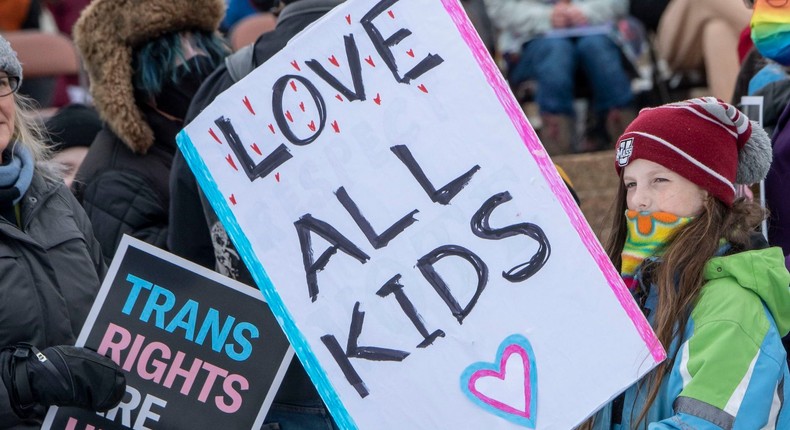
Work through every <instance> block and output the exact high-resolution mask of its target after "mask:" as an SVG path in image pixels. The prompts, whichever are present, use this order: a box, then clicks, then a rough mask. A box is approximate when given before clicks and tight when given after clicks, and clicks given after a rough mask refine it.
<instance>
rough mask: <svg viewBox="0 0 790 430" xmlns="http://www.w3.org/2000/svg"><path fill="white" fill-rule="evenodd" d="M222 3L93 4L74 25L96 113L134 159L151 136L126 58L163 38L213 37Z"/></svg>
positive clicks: (97, 0)
mask: <svg viewBox="0 0 790 430" xmlns="http://www.w3.org/2000/svg"><path fill="white" fill-rule="evenodd" d="M224 14H225V1H224V0H93V1H92V2H91V3H90V5H88V7H86V8H85V9H84V10H83V12H82V14H81V15H80V18H79V20H78V21H77V23H76V24H75V25H74V42H75V44H76V46H77V49H78V50H79V52H80V55H81V56H82V59H83V62H84V65H85V69H86V70H87V72H88V77H89V78H90V92H91V96H92V97H93V102H94V104H95V106H96V110H97V111H98V112H99V115H100V116H101V118H102V119H103V120H104V121H105V122H107V124H108V125H109V126H110V129H111V130H112V131H113V132H115V134H117V135H118V137H120V138H121V140H123V142H124V143H126V145H127V146H128V147H129V148H131V149H132V151H134V152H135V153H140V154H144V153H145V152H146V151H147V150H148V148H150V147H151V145H153V144H154V132H153V130H151V127H150V126H149V125H148V123H147V122H146V120H145V117H144V115H143V113H142V112H141V111H140V109H139V108H138V107H137V105H136V104H135V101H134V89H133V87H132V75H133V71H132V52H133V50H134V48H136V47H137V46H140V45H141V44H143V43H145V42H147V41H149V40H151V39H154V38H157V37H159V36H161V35H163V34H165V33H170V32H175V31H185V30H203V31H215V30H216V29H217V27H218V26H219V23H220V21H221V20H222V17H223V15H224Z"/></svg>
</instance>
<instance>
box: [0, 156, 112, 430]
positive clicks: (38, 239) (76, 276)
mask: <svg viewBox="0 0 790 430" xmlns="http://www.w3.org/2000/svg"><path fill="white" fill-rule="evenodd" d="M20 217H21V219H22V228H21V229H19V228H18V227H17V226H16V225H14V224H12V223H10V222H8V221H7V220H6V219H5V218H3V217H0V274H2V277H0V339H2V341H0V347H4V346H11V345H15V344H17V343H20V342H26V343H30V344H32V345H34V346H36V347H37V348H39V349H44V348H46V347H48V346H53V345H64V344H67V345H73V344H74V342H75V341H76V338H77V335H78V334H79V331H80V329H81V328H82V325H83V323H84V322H85V319H86V318H87V316H88V312H89V311H90V308H91V306H92V305H93V300H94V299H95V297H96V293H97V292H98V291H99V286H100V285H101V281H102V279H104V275H105V273H106V271H107V266H106V265H105V264H104V261H103V259H102V256H101V247H100V246H99V243H98V242H97V241H96V238H95V237H94V235H93V230H92V229H91V225H90V222H89V221H88V217H87V216H86V215H85V212H84V211H83V210H82V207H81V206H80V205H79V203H78V202H77V200H76V199H75V198H74V196H73V195H72V194H71V192H70V191H69V190H68V189H67V188H66V186H65V185H64V184H63V183H62V182H54V181H49V180H45V179H43V178H42V177H41V175H40V173H39V172H38V171H37V172H36V173H35V174H34V176H33V182H32V183H31V185H30V188H29V189H28V191H27V193H25V195H24V197H23V198H22V200H21V202H20ZM39 412H41V413H43V412H44V410H43V408H42V409H41V411H39ZM40 418H42V417H39V419H40ZM39 426H40V423H38V422H36V420H33V421H29V422H27V423H22V422H20V420H19V418H18V417H17V416H16V415H15V414H14V412H13V410H12V409H11V405H10V403H9V397H8V392H7V391H6V388H5V385H4V384H2V383H0V428H38V427H39Z"/></svg>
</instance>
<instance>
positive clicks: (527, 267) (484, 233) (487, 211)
mask: <svg viewBox="0 0 790 430" xmlns="http://www.w3.org/2000/svg"><path fill="white" fill-rule="evenodd" d="M511 199H512V197H511V196H510V193H509V192H507V191H505V192H503V193H499V194H496V195H494V196H492V197H491V198H489V199H488V200H486V202H485V203H483V205H482V206H481V207H480V209H479V210H478V211H477V212H476V213H475V214H474V216H472V220H471V222H470V224H471V227H472V232H473V233H474V234H475V236H477V237H481V238H483V239H491V240H499V239H504V238H506V237H511V236H517V235H520V234H523V235H525V236H528V237H529V238H531V239H532V240H534V241H535V242H537V243H538V250H537V251H535V255H533V256H532V258H530V259H529V261H527V262H526V263H522V264H519V265H518V266H516V267H513V268H512V269H510V270H508V271H506V272H502V277H503V278H505V279H507V280H508V281H510V282H522V281H526V280H527V279H529V278H530V277H531V276H532V275H534V274H535V273H537V272H538V270H540V269H541V268H542V267H543V266H544V265H545V264H546V262H547V261H548V260H549V256H551V244H549V240H548V238H546V234H545V233H544V232H543V229H541V228H540V227H539V226H537V225H535V224H532V223H528V222H522V223H519V224H513V225H509V226H507V227H502V228H491V226H490V225H489V223H488V221H489V218H490V217H491V213H492V212H493V211H494V209H495V208H496V207H497V206H499V205H501V204H502V203H505V202H509V201H510V200H511Z"/></svg>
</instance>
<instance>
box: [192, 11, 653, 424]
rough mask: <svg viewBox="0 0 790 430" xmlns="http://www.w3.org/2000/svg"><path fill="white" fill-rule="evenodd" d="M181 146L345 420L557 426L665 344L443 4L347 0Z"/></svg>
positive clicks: (630, 376) (620, 386) (640, 370)
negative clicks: (636, 303)
mask: <svg viewBox="0 0 790 430" xmlns="http://www.w3.org/2000/svg"><path fill="white" fill-rule="evenodd" d="M178 142H179V145H180V148H181V150H182V151H183V152H184V154H185V156H186V158H187V161H188V162H189V164H190V166H191V168H192V170H193V171H194V172H195V174H196V177H197V179H198V181H199V183H200V185H201V187H202V189H203V190H204V191H205V193H206V194H207V196H208V198H209V200H210V201H211V203H212V205H213V207H214V209H215V210H216V211H217V212H218V214H219V215H220V217H221V219H222V220H223V223H224V225H225V227H226V228H227V230H228V233H229V236H230V237H231V239H232V240H233V242H234V243H235V245H236V246H237V248H238V250H239V253H240V254H241V256H242V258H243V259H244V261H245V263H246V264H247V266H248V267H249V268H250V270H251V272H252V274H253V276H254V277H255V280H256V282H257V283H258V286H259V287H260V289H261V291H262V292H263V295H264V296H265V297H266V299H267V302H268V303H269V304H270V306H271V307H272V310H273V312H274V313H275V314H276V315H278V320H279V321H280V322H281V323H282V325H283V328H284V330H285V332H286V334H287V336H288V338H289V340H290V341H291V343H292V345H293V346H294V348H295V349H296V353H297V355H298V356H299V358H300V359H301V360H302V362H303V363H304V364H305V368H306V369H307V371H308V373H309V374H310V376H311V378H312V380H313V382H314V383H315V384H316V386H317V388H318V390H319V392H320V393H321V395H322V397H323V399H324V400H325V402H326V403H327V405H328V407H329V408H330V410H331V412H332V415H333V417H334V418H335V420H336V421H337V422H338V424H339V425H340V427H341V428H344V429H353V428H360V429H402V428H410V429H438V428H473V429H478V428H485V429H505V428H525V427H526V428H538V429H541V428H562V429H565V428H571V427H572V426H573V425H575V424H577V423H579V422H580V421H582V420H583V419H584V418H585V417H586V416H588V415H589V414H591V413H592V412H593V411H594V410H595V409H597V408H598V407H600V406H601V405H602V404H604V403H605V402H606V401H608V400H609V399H611V398H612V397H613V396H615V395H616V394H617V393H618V392H620V391H622V390H624V389H625V388H627V387H628V386H629V385H630V384H632V383H633V382H634V381H635V380H637V379H638V378H639V377H640V376H642V375H644V374H645V373H646V372H648V371H649V370H650V369H651V368H653V367H654V366H655V365H656V363H657V362H659V361H661V360H663V359H664V358H665V353H664V351H663V349H662V347H661V345H660V343H659V342H658V341H657V339H656V338H655V336H654V334H653V333H652V331H651V329H650V327H649V325H648V324H647V322H646V321H645V319H644V318H643V316H642V314H641V312H640V311H639V309H638V307H637V306H636V305H635V303H634V302H633V300H632V299H631V297H630V294H629V293H628V292H627V291H626V289H625V287H624V286H623V284H622V281H621V280H620V279H619V276H618V274H617V272H616V270H614V268H613V267H612V266H611V264H610V263H609V262H608V259H607V257H606V255H605V254H604V252H603V251H602V249H601V247H600V244H599V243H598V241H597V240H596V239H595V237H594V235H593V234H592V233H591V231H590V229H589V226H588V225H587V223H586V221H585V220H584V218H583V217H582V215H581V213H580V211H579V209H578V208H577V207H576V205H575V204H574V202H573V200H572V199H571V197H570V195H569V193H568V191H567V189H566V188H565V186H564V184H563V182H562V181H561V179H560V178H559V176H558V175H557V172H556V170H555V169H554V167H553V165H552V163H551V160H550V159H549V158H548V157H547V155H546V153H545V151H544V150H543V148H542V147H541V146H540V143H539V142H538V140H537V138H536V136H535V134H534V131H533V130H532V128H531V127H530V125H529V124H528V122H527V121H526V118H525V117H524V114H523V112H522V111H521V109H520V107H519V105H518V103H517V102H516V101H515V100H514V99H513V97H512V95H511V93H510V91H509V89H508V87H507V84H506V83H505V82H504V80H503V79H502V77H501V75H500V73H499V71H498V70H497V69H496V66H495V65H494V64H493V62H492V61H491V59H490V56H489V54H488V52H487V51H486V50H485V48H484V47H483V45H482V43H481V42H480V40H479V38H478V37H477V34H476V33H475V32H474V29H473V28H472V26H471V24H470V22H469V21H468V19H467V17H466V15H465V14H464V12H463V10H462V8H461V6H460V5H459V3H458V2H457V1H456V0H384V1H372V0H350V1H347V2H346V3H344V4H342V5H341V6H339V7H337V8H335V9H334V10H333V11H332V12H330V13H329V14H328V15H326V16H325V17H324V18H323V19H322V20H320V21H318V22H316V23H314V24H313V25H312V26H311V27H310V28H308V29H307V30H305V31H304V32H302V33H301V34H300V35H297V36H296V37H295V38H294V39H293V40H291V42H290V43H289V45H288V46H287V47H286V48H285V49H283V50H282V51H281V52H280V53H278V54H277V55H275V56H274V57H273V58H272V59H270V60H269V61H267V62H266V63H265V64H263V65H262V66H260V67H259V68H257V69H256V70H254V71H253V72H252V73H250V74H249V75H248V76H247V77H246V78H244V79H243V80H241V81H240V82H239V83H238V84H236V85H235V86H234V87H232V88H230V89H229V90H227V91H226V92H224V93H223V94H221V95H220V96H219V97H218V98H217V99H216V100H215V101H214V103H213V104H212V105H211V106H209V107H208V108H206V109H205V110H204V111H203V112H202V114H201V115H200V116H199V117H198V118H197V119H196V120H195V121H194V122H192V123H191V124H190V125H188V126H187V127H186V129H185V130H184V131H183V132H182V133H181V134H180V135H179V138H178ZM602 174H607V172H602ZM612 174H613V173H612Z"/></svg>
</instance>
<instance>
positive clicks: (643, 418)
mask: <svg viewBox="0 0 790 430" xmlns="http://www.w3.org/2000/svg"><path fill="white" fill-rule="evenodd" d="M342 1H343V0H145V1H139V0H92V1H90V2H88V1H83V0H80V1H69V0H0V267H2V273H3V274H4V276H3V281H2V283H0V285H1V286H0V288H2V291H3V295H4V296H3V297H4V300H3V301H2V302H0V309H1V310H0V315H2V318H0V333H2V338H1V339H2V344H0V348H2V350H0V378H1V379H2V382H3V384H0V427H1V428H37V427H38V426H40V424H41V420H42V418H43V414H44V412H45V408H46V407H47V406H50V405H69V406H79V407H84V408H88V409H92V410H96V411H104V410H108V409H110V408H112V407H114V406H115V405H117V403H118V402H119V401H120V400H121V398H122V396H123V394H124V390H125V381H124V377H123V373H122V372H121V371H120V369H119V368H118V366H117V365H116V364H115V363H113V362H112V361H111V360H109V359H107V358H105V357H102V356H99V355H98V354H96V353H95V352H93V351H91V350H89V349H85V348H79V347H74V346H72V345H73V344H74V342H75V339H76V336H77V335H78V334H79V332H80V329H81V327H82V325H83V323H84V322H85V319H86V318H87V313H88V310H89V309H90V306H91V304H92V302H93V299H94V298H95V296H96V293H97V291H98V288H99V285H100V284H101V281H102V279H103V277H104V275H105V273H106V270H107V266H108V264H109V262H110V261H111V259H112V257H113V255H114V252H115V248H116V247H117V245H118V243H119V242H120V240H121V237H122V236H123V235H124V234H128V235H131V236H134V237H136V238H138V239H141V240H144V241H146V242H148V243H151V244H153V245H156V246H157V247H160V248H162V249H166V250H169V251H170V252H173V253H174V254H177V255H179V256H181V257H184V258H187V259H188V260H191V261H193V262H196V263H198V264H201V265H203V266H206V267H208V268H211V269H213V270H216V271H218V272H220V273H222V274H223V275H226V276H229V277H232V278H234V279H237V280H239V281H241V282H243V283H245V284H248V285H251V286H254V282H253V280H252V277H251V276H250V274H249V271H248V270H247V269H246V268H245V266H244V264H243V263H242V261H241V259H240V258H239V257H238V253H237V252H236V251H235V249H234V248H233V244H232V243H231V242H230V241H229V240H228V235H227V233H226V232H225V230H224V228H223V225H222V222H221V219H220V218H219V217H218V216H217V215H216V214H215V213H214V212H213V210H212V208H211V206H210V205H209V204H208V201H207V199H206V198H205V196H204V195H203V194H202V192H201V190H200V188H199V187H198V185H197V182H196V180H195V177H194V176H193V174H192V172H191V171H190V169H189V167H188V166H187V164H186V162H185V160H184V157H183V155H182V154H181V153H180V152H179V150H178V148H177V146H176V144H175V136H176V134H177V133H178V132H179V130H181V128H182V127H183V126H184V125H186V124H188V123H189V122H190V121H191V120H192V119H194V118H195V117H196V116H197V115H198V114H199V113H200V112H201V111H202V110H203V109H204V108H205V107H206V106H208V105H209V104H210V103H211V102H212V101H213V100H214V99H215V98H216V97H217V96H218V95H219V94H221V93H222V92H223V91H225V90H226V89H228V88H229V87H230V86H232V85H233V84H234V83H235V82H237V81H238V80H239V79H241V78H242V77H243V76H244V75H245V74H246V73H249V72H250V71H252V70H253V69H254V68H255V67H257V66H259V65H261V64H263V63H264V62H266V61H267V60H268V59H269V58H271V57H272V56H273V55H274V54H276V53H277V52H278V51H279V50H281V49H282V48H283V47H285V45H286V44H287V43H288V41H289V40H290V39H291V38H293V37H294V36H295V35H296V34H298V33H299V32H300V31H301V30H303V29H304V28H306V27H307V26H308V25H310V24H311V23H313V22H315V21H316V20H317V19H319V18H320V17H321V16H323V15H324V14H326V13H327V12H329V11H330V10H331V9H332V8H334V7H335V6H337V5H339V4H340V3H342ZM462 3H463V4H465V5H467V6H468V7H470V10H474V16H475V17H477V18H476V22H475V24H478V25H483V24H484V25H485V26H486V28H485V29H483V28H482V27H480V29H481V34H497V35H498V39H496V42H492V47H491V48H490V50H491V51H492V54H493V55H494V56H495V57H496V58H498V59H501V61H500V62H499V63H500V64H501V65H502V68H503V73H504V75H505V76H506V78H507V79H508V81H509V82H510V84H511V86H512V87H513V88H517V87H518V86H519V85H522V84H524V83H529V84H530V85H532V86H534V88H535V96H534V102H535V104H536V105H537V108H538V110H539V112H540V117H541V121H540V122H541V127H540V130H539V135H540V138H541V141H542V143H543V145H544V147H545V148H546V149H547V151H548V152H549V154H551V155H561V154H569V153H573V152H580V151H589V150H610V151H611V152H612V157H613V158H612V162H613V165H614V167H615V169H614V170H613V171H610V172H600V174H601V175H609V174H611V175H618V177H619V178H620V181H619V190H618V197H617V200H616V202H615V204H614V205H613V207H612V209H611V213H610V219H611V220H612V234H611V236H610V237H609V238H606V239H605V241H604V242H605V248H606V250H607V252H608V254H609V257H610V259H611V262H612V264H613V265H614V266H615V267H616V268H617V269H618V270H619V271H620V273H621V275H622V277H623V280H624V282H625V284H626V286H627V287H628V288H629V290H630V291H631V293H632V295H633V297H634V299H635V300H636V302H637V303H638V304H639V306H640V308H641V309H642V311H643V312H644V314H645V316H646V317H647V319H648V321H649V322H650V323H651V325H652V327H653V329H654V330H655V332H656V335H657V336H658V339H659V340H660V341H661V343H662V344H663V346H664V347H665V349H666V350H667V351H668V357H669V358H668V359H667V360H666V361H665V362H663V363H662V364H661V365H659V366H658V367H657V368H656V369H655V370H653V371H652V372H650V373H649V374H648V375H647V376H646V377H645V378H643V380H641V381H639V382H638V383H636V384H634V385H633V386H632V387H630V388H629V389H628V390H627V391H626V392H625V393H623V394H622V395H620V396H619V397H617V398H616V399H615V400H613V401H612V402H611V403H610V404H608V405H606V406H605V407H604V408H603V409H602V410H600V411H599V412H598V413H597V414H596V415H594V416H593V417H592V418H590V420H589V421H588V422H586V423H584V424H583V425H582V427H583V428H590V429H593V428H594V429H629V428H648V425H649V428H651V429H652V428H655V429H659V428H661V429H663V428H667V429H669V428H699V429H719V428H723V429H738V428H744V429H751V428H763V427H769V428H771V427H773V428H790V408H786V407H784V399H786V398H788V395H790V385H787V384H785V383H784V382H785V379H786V378H787V377H790V373H789V372H788V359H787V349H786V344H784V343H783V337H784V336H786V335H787V334H788V332H790V273H788V268H790V203H788V202H790V200H788V199H787V198H786V195H787V192H786V190H785V188H786V187H787V184H790V127H788V126H787V124H788V121H789V120H790V73H788V69H787V67H788V66H790V31H787V30H785V29H786V28H790V6H789V5H788V2H787V0H756V1H751V0H746V1H742V0H631V2H630V4H629V1H628V0H462ZM473 5H474V9H471V8H472V7H473ZM47 11H48V12H47ZM43 12H47V13H49V14H51V15H52V16H53V17H55V21H56V23H57V24H58V26H59V27H60V31H62V32H63V33H65V34H68V35H73V39H74V43H75V45H76V47H77V49H78V51H79V53H80V57H81V61H82V64H83V65H84V68H85V70H86V71H87V77H88V79H89V81H90V94H91V98H92V102H91V103H90V105H84V104H67V105H66V106H64V107H62V108H61V109H60V110H59V111H58V112H57V113H56V114H55V115H53V116H51V117H49V118H46V120H41V118H39V117H38V116H37V113H36V110H35V105H34V104H33V103H32V102H31V98H30V95H31V94H32V91H31V92H26V91H25V86H24V82H25V80H24V67H23V66H24V65H23V64H20V62H19V60H18V58H17V55H16V53H15V52H14V47H13V46H11V45H10V44H9V42H8V41H7V40H6V39H5V38H4V37H3V36H2V32H4V31H17V30H20V29H23V28H30V27H31V26H32V27H35V23H36V21H37V20H38V17H39V16H40V15H41V14H42V13H43ZM251 13H273V14H275V15H276V16H277V20H278V21H277V26H276V28H275V29H274V30H273V31H270V32H267V33H264V34H262V35H261V36H260V37H259V38H258V39H257V41H256V42H254V44H253V45H252V47H251V49H245V50H239V51H237V52H236V53H233V52H231V49H230V48H229V45H228V43H227V38H226V36H227V33H228V32H229V31H231V30H232V28H233V25H234V23H236V22H238V20H240V19H241V18H242V17H243V16H245V15H249V14H251ZM470 15H471V14H470ZM481 17H483V18H484V19H481ZM634 22H636V23H637V24H638V26H641V28H643V29H645V30H646V32H645V33H639V34H636V35H635V34H634V33H633V29H634V28H635V27H633V23H634ZM629 23H630V24H629ZM744 35H746V36H744ZM635 37H636V38H637V39H638V40H640V41H642V42H645V43H646V42H647V41H648V40H649V41H651V42H654V44H655V46H656V49H657V51H658V55H659V58H660V59H662V61H663V64H665V65H666V67H668V68H669V70H670V71H671V72H672V73H684V72H688V71H697V72H701V73H703V74H704V76H705V82H706V85H707V86H706V89H705V90H703V91H704V92H705V97H699V98H692V99H688V100H686V99H685V97H681V98H679V99H677V100H661V103H657V104H656V105H647V106H646V105H644V104H641V103H640V102H639V97H638V94H636V93H635V92H634V90H633V89H632V79H633V78H634V76H635V74H638V70H637V69H636V66H637V65H635V64H634V58H633V56H632V55H631V54H633V52H632V51H633V50H632V49H631V48H632V47H631V45H630V43H631V42H633V40H634V38H635ZM492 40H493V39H492ZM751 41H753V43H751ZM739 47H740V48H741V55H739ZM747 52H748V54H747ZM741 60H742V61H743V63H741ZM654 66H656V65H655V64H654ZM231 68H232V70H231ZM582 86H583V87H585V88H586V89H587V90H588V91H587V92H586V93H585V94H584V96H585V97H588V98H589V104H588V106H589V108H588V110H587V112H586V115H588V116H589V118H588V119H587V122H588V123H589V124H592V125H591V126H590V127H589V128H587V129H586V130H585V131H584V132H583V133H581V134H579V133H578V132H577V127H576V123H577V120H576V118H575V116H576V115H577V110H576V109H575V108H574V100H575V99H576V98H577V97H579V88H580V87H582ZM744 95H760V96H763V97H764V100H765V104H764V106H765V110H764V115H763V118H762V125H761V124H759V123H758V122H756V121H752V120H751V119H750V118H748V117H747V116H746V115H745V114H744V113H743V112H742V111H741V110H739V109H738V102H739V99H740V97H741V96H744ZM43 99H47V100H54V99H53V98H51V97H50V98H48V97H44V98H43ZM752 119H756V118H752ZM614 150H616V151H614ZM571 179H572V178H571ZM761 181H764V183H765V191H764V196H763V197H764V198H765V201H766V207H765V208H763V207H761V206H760V205H759V204H758V202H756V200H757V198H756V197H755V198H750V196H749V195H748V194H747V195H746V196H744V195H743V193H742V192H740V190H744V189H752V188H754V189H756V187H755V184H758V183H760V182H761ZM196 214H200V215H201V216H195V215H196ZM766 217H768V229H767V231H766V232H763V231H760V226H761V223H762V221H763V220H764V219H765V218H766ZM37 354H42V355H44V356H46V357H47V358H48V359H49V360H43V361H42V360H40V359H34V358H33V357H35V356H36V355H37ZM45 362H47V363H50V365H44V364H43V363H45ZM86 371H87V372H90V373H91V375H93V376H92V377H90V378H86V377H83V376H84V375H81V374H80V372H86ZM266 425H269V426H273V425H276V426H279V428H282V429H283V430H295V429H319V430H320V429H336V428H337V427H336V425H335V424H334V422H333V421H332V419H331V417H330V415H329V414H328V412H327V410H326V407H325V406H324V404H323V402H322V400H321V398H320V396H319V395H318V393H317V391H316V390H315V388H314V386H313V384H312V383H311V381H310V379H309V377H308V376H307V374H306V372H305V370H304V369H303V367H302V365H301V363H300V362H299V361H298V360H294V362H293V363H292V364H291V366H290V367H289V369H288V371H287V373H286V375H285V379H284V381H283V383H282V386H281V388H280V389H279V391H278V393H277V396H276V398H275V401H274V404H273V405H272V407H271V409H270V412H269V414H268V416H267V418H266ZM264 428H268V427H264ZM271 428H276V427H271Z"/></svg>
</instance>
